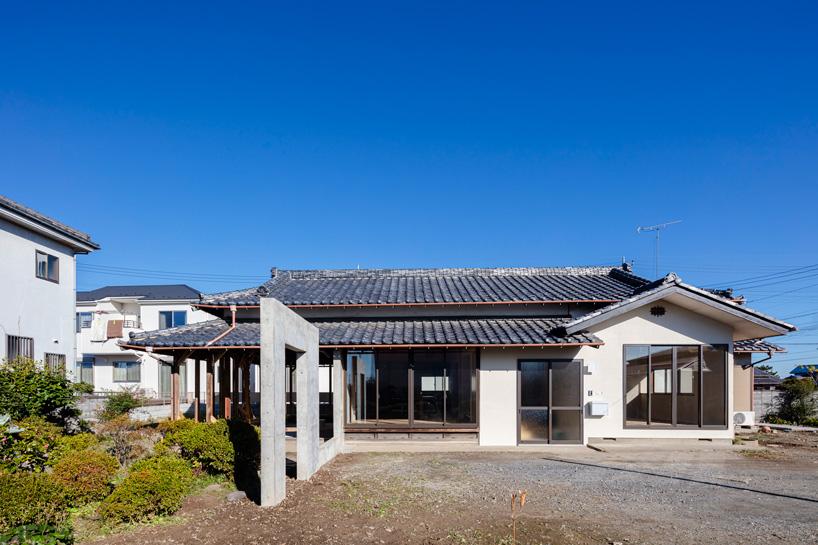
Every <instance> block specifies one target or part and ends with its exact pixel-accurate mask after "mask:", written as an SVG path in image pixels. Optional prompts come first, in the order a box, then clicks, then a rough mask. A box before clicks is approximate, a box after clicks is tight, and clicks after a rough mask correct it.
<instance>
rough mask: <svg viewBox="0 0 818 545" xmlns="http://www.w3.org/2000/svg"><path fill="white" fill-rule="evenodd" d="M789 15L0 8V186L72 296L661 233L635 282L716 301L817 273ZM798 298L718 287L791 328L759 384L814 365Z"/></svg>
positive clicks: (787, 287) (794, 29)
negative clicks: (66, 251) (655, 281)
mask: <svg viewBox="0 0 818 545" xmlns="http://www.w3.org/2000/svg"><path fill="white" fill-rule="evenodd" d="M561 4H565V3H561ZM816 23H818V4H815V3H811V2H791V3H787V4H784V5H773V4H770V3H761V2H741V3H727V2H724V3H716V4H715V5H713V3H709V2H708V3H704V2H702V3H685V4H684V5H682V4H675V5H674V4H667V3H656V2H631V3H618V4H613V3H602V2H599V3H584V4H572V5H571V6H567V5H558V4H556V3H554V4H551V5H548V4H545V3H541V2H537V3H516V4H514V5H501V4H500V3H487V2H486V3H478V2H446V3H439V2H436V3H418V2H411V3H410V2H403V3H401V2H389V3H385V2H379V3H375V2H372V3H363V2H352V3H350V2H346V3H311V4H307V3H278V4H276V3H242V4H239V5H231V6H229V7H228V6H227V5H226V4H223V3H207V2H197V3H188V4H185V3H170V4H169V3H151V2H141V3H138V4H119V3H97V4H94V3H84V4H81V5H79V4H76V3H70V4H69V3H52V4H49V3H36V4H35V3H23V2H18V3H10V4H5V5H4V6H3V8H2V16H0V194H3V195H6V196H8V197H10V198H12V199H14V200H17V201H19V202H21V203H23V204H26V205H27V206H30V207H32V208H35V209H37V210H39V211H41V212H43V213H46V214H48V215H51V216H53V217H55V218H57V219H59V220H61V221H64V222H66V223H68V224H69V225H72V226H74V227H77V228H79V229H82V230H84V231H87V232H89V233H90V234H91V235H92V237H93V239H94V240H95V241H97V242H99V243H100V244H101V245H102V250H101V251H99V252H97V253H95V254H92V255H90V256H85V257H81V258H80V259H79V263H80V265H79V269H80V270H79V280H78V288H79V289H81V290H82V289H93V288H96V287H99V286H103V285H108V284H127V283H169V282H172V283H176V282H184V283H187V284H190V285H191V286H193V287H195V288H198V289H200V290H202V291H222V290H226V289H232V288H236V287H244V286H247V285H252V284H254V283H257V282H261V281H263V280H264V279H265V277H266V276H267V275H268V270H269V268H270V267H271V266H277V267H279V268H346V267H351V268H353V267H356V266H358V265H360V266H361V267H367V268H375V267H437V266H446V267H461V266H462V267H470V266H563V265H603V264H615V263H618V262H621V260H622V257H623V256H624V257H625V258H626V259H627V260H628V261H631V260H634V261H635V265H636V272H638V273H640V274H643V275H645V276H649V277H652V276H653V275H654V273H653V239H652V236H651V235H650V234H647V233H642V234H638V233H637V227H640V226H650V225H655V224H657V223H662V222H667V221H673V220H683V221H682V223H680V224H678V225H673V226H670V227H668V228H667V229H666V230H664V231H663V232H662V235H661V253H660V258H661V261H660V272H661V273H662V274H665V273H666V272H668V271H671V270H672V271H675V272H677V273H678V274H679V275H680V276H681V277H682V278H683V279H684V280H685V281H687V282H690V283H694V284H697V285H704V286H711V285H712V286H716V285H718V286H730V285H736V286H740V285H742V284H740V283H739V282H740V281H742V280H743V279H747V278H753V277H757V276H763V275H770V274H776V273H781V272H783V271H787V270H790V269H794V268H796V267H807V266H810V265H815V264H818V244H816V241H815V235H816V232H818V219H816V217H817V215H816V202H818V183H816V182H818V180H816V172H818V100H816V99H815V97H816V96H818V71H816V69H815V67H816V65H818V62H817V61H818V59H816V56H817V54H818V33H816V32H815V31H814V29H815V26H816ZM134 269H139V270H140V271H159V272H140V271H135V270H134ZM171 273H176V274H171ZM772 282H775V283H772ZM816 284H818V270H811V269H804V270H803V272H802V274H799V275H792V276H786V277H783V276H774V277H769V278H766V279H761V280H760V281H757V282H755V283H752V282H746V283H745V284H743V285H744V286H746V287H747V289H745V290H740V289H737V292H738V293H744V294H746V295H747V298H748V299H749V300H750V301H751V303H750V306H753V307H755V308H758V309H759V310H762V311H765V312H768V313H770V314H773V315H775V316H778V317H784V318H788V317H790V316H798V318H794V319H793V322H795V323H796V324H797V325H798V326H799V327H801V328H803V329H804V331H802V332H800V333H798V334H796V335H793V336H792V337H791V338H790V339H788V342H790V343H791V344H790V345H788V348H789V350H790V353H791V354H790V355H787V356H778V357H776V360H780V361H781V363H780V364H778V366H780V367H778V368H779V369H780V370H783V371H789V368H790V367H791V364H792V363H797V362H796V361H795V360H796V359H799V358H802V357H809V358H811V359H812V360H813V361H815V358H813V357H812V356H813V355H815V354H816V352H815V350H816V348H818V344H811V345H806V344H803V345H802V344H795V343H796V342H799V343H816V342H818V335H816V332H815V330H814V328H815V327H816V325H818V285H816ZM793 290H795V291H793ZM754 302H755V304H754ZM802 314H804V316H799V315H802ZM809 328H813V329H812V330H810V329H809Z"/></svg>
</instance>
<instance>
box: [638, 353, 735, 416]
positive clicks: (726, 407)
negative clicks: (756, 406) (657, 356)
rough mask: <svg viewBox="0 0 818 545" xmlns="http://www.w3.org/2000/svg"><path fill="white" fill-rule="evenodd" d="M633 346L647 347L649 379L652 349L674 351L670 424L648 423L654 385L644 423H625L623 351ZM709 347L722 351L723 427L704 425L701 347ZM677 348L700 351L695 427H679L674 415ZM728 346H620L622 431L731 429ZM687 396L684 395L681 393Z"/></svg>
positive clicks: (702, 358) (649, 388)
mask: <svg viewBox="0 0 818 545" xmlns="http://www.w3.org/2000/svg"><path fill="white" fill-rule="evenodd" d="M634 346H646V347H648V374H647V376H648V377H649V380H650V377H651V370H652V369H651V360H652V358H653V353H652V351H651V348H653V347H655V346H670V347H671V348H672V349H673V350H672V353H673V356H672V367H671V369H672V373H671V376H672V377H673V392H672V398H671V420H672V423H671V424H651V411H652V407H651V399H650V396H652V395H653V392H652V390H653V386H652V385H650V386H649V387H648V402H647V413H648V417H647V421H648V423H647V424H628V407H627V403H624V400H626V399H627V397H628V376H627V369H628V363H627V361H628V360H627V358H626V352H627V349H628V348H629V347H634ZM705 346H711V347H713V348H724V362H723V365H724V425H721V424H710V425H704V424H703V422H704V380H703V377H704V347H705ZM679 347H697V348H698V349H699V370H698V395H699V414H698V420H699V424H698V425H695V426H694V425H692V424H678V423H677V422H678V415H677V399H676V398H677V396H678V395H679V392H678V389H679V387H678V380H676V372H677V370H678V367H677V358H676V349H677V348H679ZM729 356H730V346H729V345H728V344H723V343H705V344H692V343H691V344H668V343H660V344H644V343H634V344H623V345H622V400H623V403H622V428H623V429H626V430H676V429H678V430H728V429H730V418H729V417H730V407H729V405H730V403H729V401H730V397H729V395H730V379H729V375H728V373H729V372H730V370H729V368H728V367H729V366H728V363H729V361H730V357H729ZM682 395H687V394H682Z"/></svg>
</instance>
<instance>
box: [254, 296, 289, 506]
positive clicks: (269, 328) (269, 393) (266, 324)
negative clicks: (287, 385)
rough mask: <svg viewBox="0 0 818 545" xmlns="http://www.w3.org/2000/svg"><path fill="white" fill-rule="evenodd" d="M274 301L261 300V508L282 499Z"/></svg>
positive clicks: (280, 381)
mask: <svg viewBox="0 0 818 545" xmlns="http://www.w3.org/2000/svg"><path fill="white" fill-rule="evenodd" d="M276 304H280V303H278V301H276V300H274V299H262V300H261V309H260V310H261V360H260V367H261V369H260V371H261V381H260V382H261V388H260V394H261V506H262V507H270V506H273V505H277V504H279V503H281V502H282V501H283V500H284V498H285V496H286V493H287V492H286V484H285V483H286V470H287V454H286V443H285V442H286V435H285V418H284V372H285V370H284V339H283V334H284V332H283V331H281V330H280V324H278V323H277V320H276V314H278V312H277V310H278V308H277V306H276Z"/></svg>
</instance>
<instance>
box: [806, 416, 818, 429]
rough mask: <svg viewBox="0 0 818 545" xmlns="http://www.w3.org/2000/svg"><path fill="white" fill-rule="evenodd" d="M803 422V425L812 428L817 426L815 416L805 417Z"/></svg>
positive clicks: (817, 420)
mask: <svg viewBox="0 0 818 545" xmlns="http://www.w3.org/2000/svg"><path fill="white" fill-rule="evenodd" d="M803 424H804V425H805V426H810V427H812V428H818V418H815V417H813V418H807V419H806V420H804V422H803Z"/></svg>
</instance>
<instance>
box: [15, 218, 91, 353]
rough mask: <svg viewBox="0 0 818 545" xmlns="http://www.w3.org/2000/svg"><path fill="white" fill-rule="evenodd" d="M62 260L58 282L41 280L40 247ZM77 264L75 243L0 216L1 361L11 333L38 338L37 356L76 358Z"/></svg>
mask: <svg viewBox="0 0 818 545" xmlns="http://www.w3.org/2000/svg"><path fill="white" fill-rule="evenodd" d="M36 250H40V251H43V252H45V253H47V254H51V255H53V256H55V257H58V258H59V283H54V282H51V281H49V280H44V279H42V278H37V275H36V264H35V263H36V261H35V251H36ZM75 288H76V267H75V260H74V251H73V249H72V248H71V247H69V246H67V245H65V244H61V243H59V242H57V241H54V240H52V239H49V238H47V237H45V236H43V235H40V234H37V233H34V232H32V231H29V230H28V229H25V228H23V227H20V226H18V225H17V224H14V223H10V222H8V221H6V220H3V219H0V330H2V333H3V335H2V340H1V341H0V359H4V358H6V356H7V354H6V337H7V336H8V335H16V336H22V337H31V338H33V339H34V359H36V360H44V359H45V354H46V353H52V354H64V355H65V361H66V366H67V367H68V369H71V368H72V362H73V361H74V353H75V352H74V297H75V295H74V294H75Z"/></svg>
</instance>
